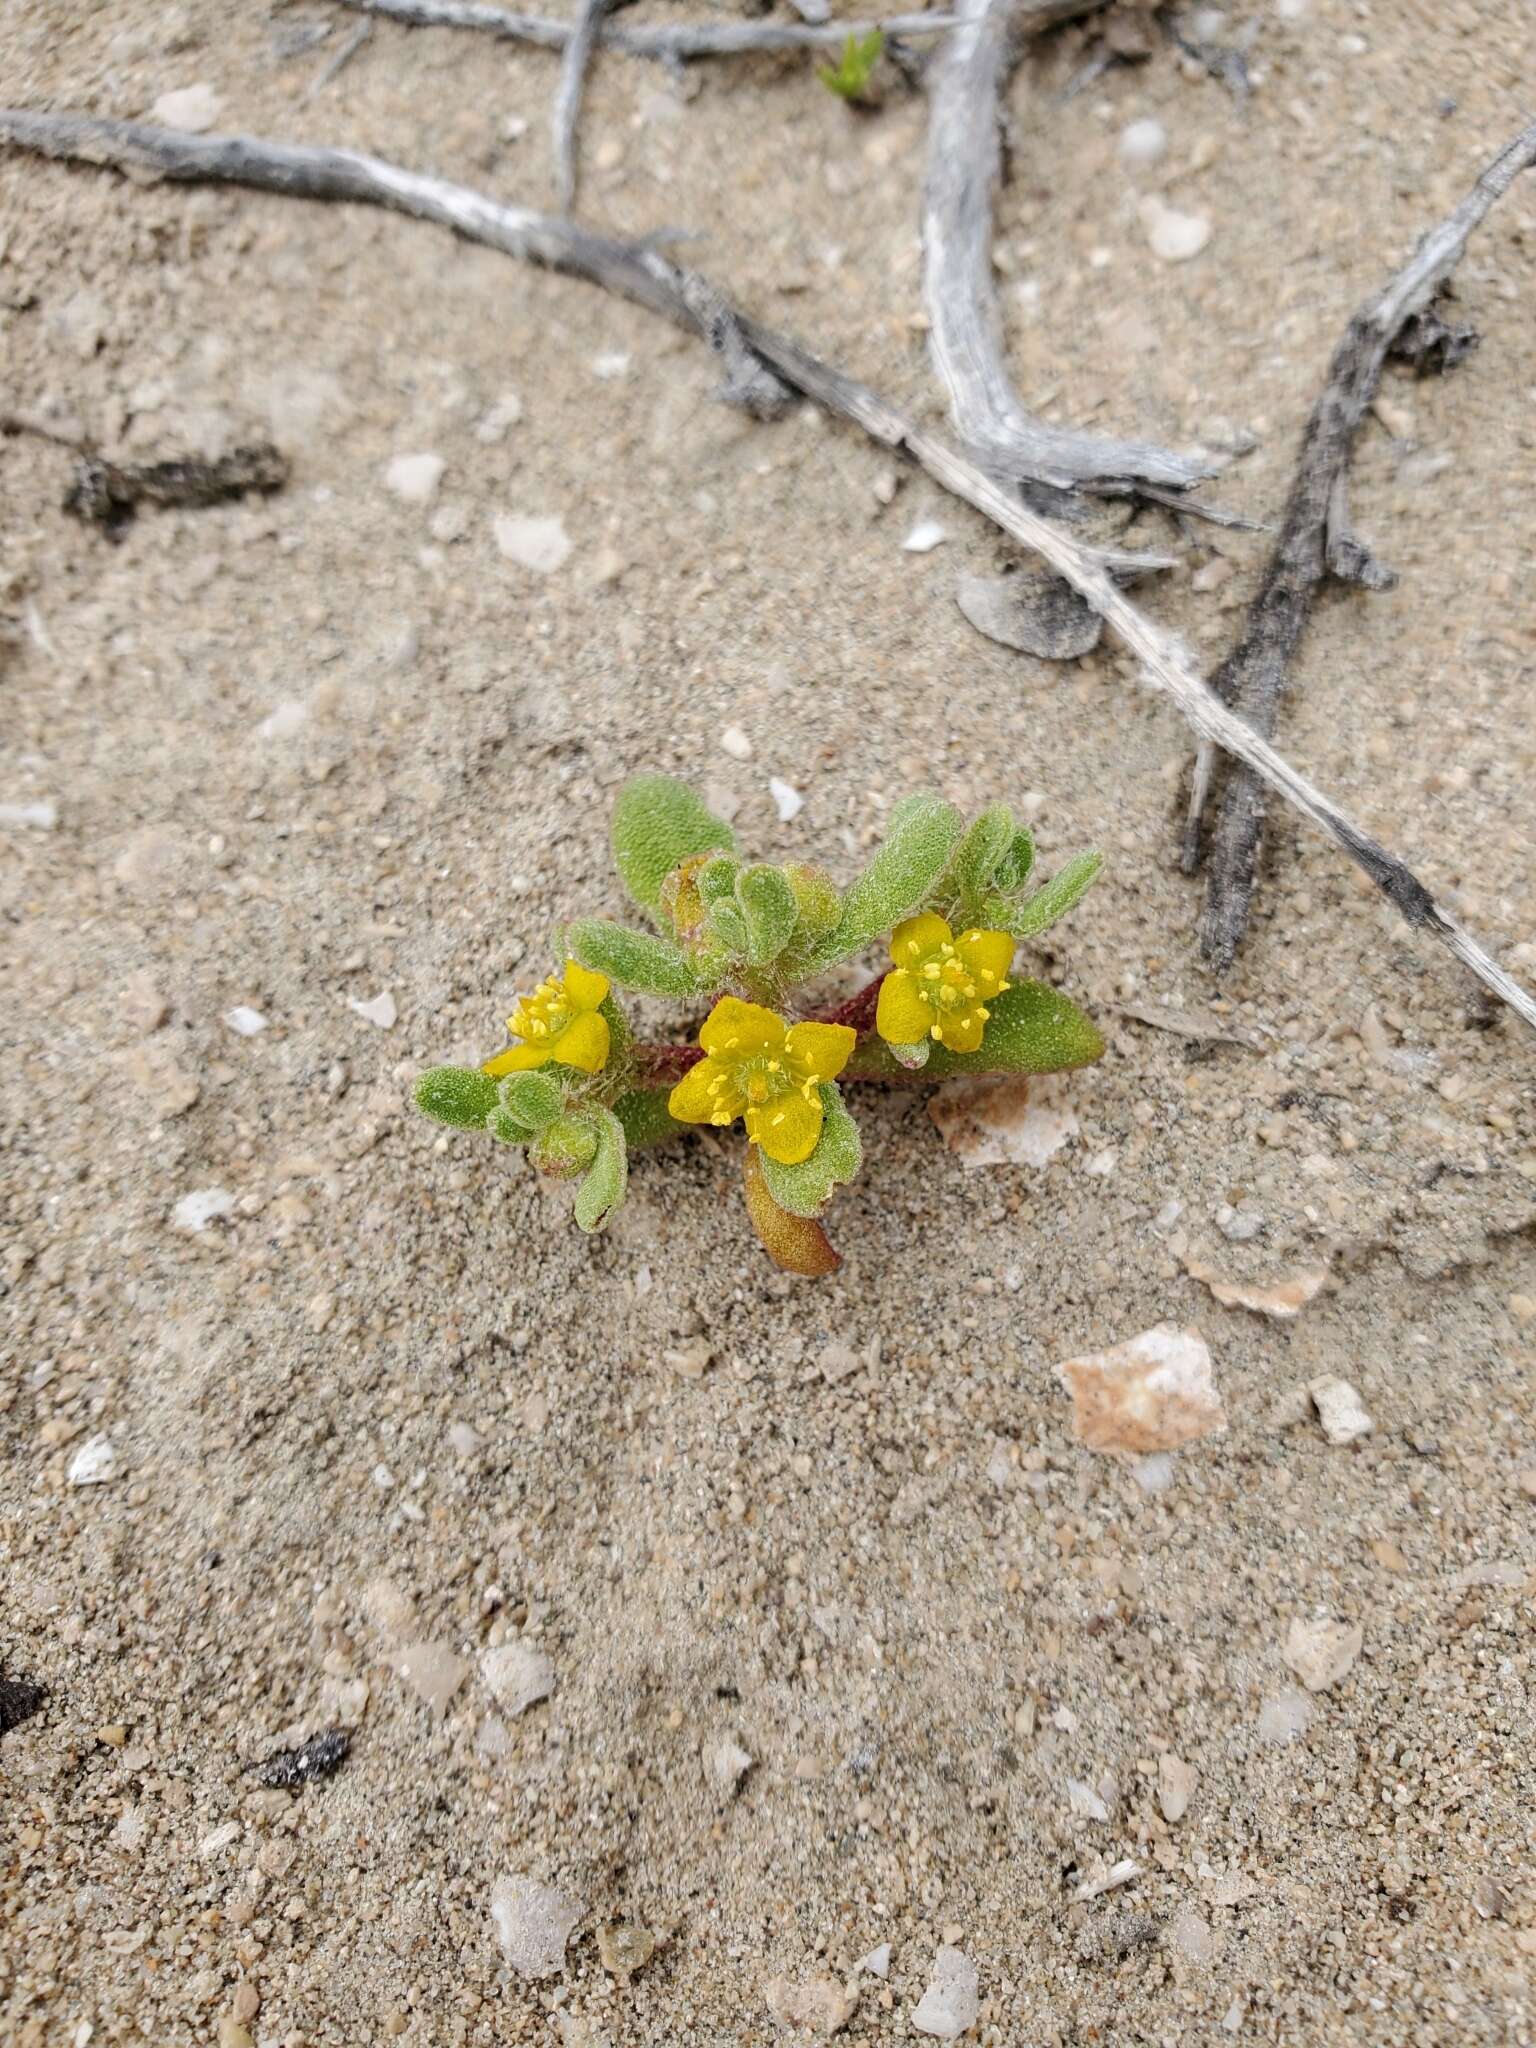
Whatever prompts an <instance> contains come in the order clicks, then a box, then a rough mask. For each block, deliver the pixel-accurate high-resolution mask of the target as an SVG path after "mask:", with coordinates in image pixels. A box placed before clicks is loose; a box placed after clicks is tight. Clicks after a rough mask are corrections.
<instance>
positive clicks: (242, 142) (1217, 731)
mask: <svg viewBox="0 0 1536 2048" xmlns="http://www.w3.org/2000/svg"><path fill="white" fill-rule="evenodd" d="M5 142H9V143H12V144H15V145H17V146H19V147H21V148H25V149H31V150H35V151H37V152H38V153H39V154H40V155H44V156H52V157H62V158H65V159H68V160H72V161H76V162H84V163H95V164H103V163H104V164H110V165H113V166H115V167H116V168H118V169H121V170H133V171H136V172H138V173H139V174H140V175H142V174H143V173H145V172H152V173H158V174H159V175H160V176H162V177H166V178H170V179H174V180H179V181H181V182H184V183H213V184H236V185H249V186H253V187H255V188H257V189H259V190H264V191H269V192H280V193H285V194H286V195H288V196H289V197H290V198H307V199H322V200H350V201H354V202H362V203H364V204H368V205H372V206H385V207H390V208H392V209H394V210H395V211H396V212H398V213H405V214H410V215H412V216H414V217H415V218H417V219H420V220H430V221H434V222H436V223H437V224H438V225H439V226H443V227H449V228H452V229H454V230H456V231H457V232H458V233H459V234H462V235H464V236H466V237H467V238H468V239H469V240H471V241H476V242H483V243H484V244H485V245H486V246H487V247H489V248H493V249H500V250H502V251H503V253H504V254H506V255H509V256H514V257H517V258H518V259H519V260H521V261H523V262H527V263H535V264H539V265H542V266H543V267H544V268H546V269H550V270H557V271H561V272H564V273H565V274H566V275H568V276H572V277H582V278H586V279H587V280H588V281H589V282H591V283H594V284H600V285H603V286H605V287H606V288H607V289H608V290H610V291H615V292H618V293H620V294H622V295H623V296H624V297H626V298H629V299H632V300H634V301H635V302H636V303H637V304H640V305H643V306H646V307H649V309H650V310H651V311H652V312H656V313H660V314H663V315H664V316H665V317H666V318H667V319H669V320H672V321H674V322H675V323H676V324H677V325H678V326H680V327H683V328H686V329H688V330H689V331H690V332H693V333H700V332H701V331H702V330H701V327H700V323H699V320H698V317H697V315H696V314H695V312H694V311H693V309H692V307H691V306H690V304H689V299H688V294H687V292H686V291H685V289H684V279H683V273H682V272H681V271H679V270H678V269H677V268H676V266H675V265H673V264H671V263H669V262H668V261H667V259H666V258H665V257H664V256H662V255H661V253H660V252H659V251H658V250H656V249H654V248H651V247H649V246H647V245H645V244H642V243H633V242H620V241H615V240H612V239H610V238H608V237H606V236H599V235H593V234H591V233H589V232H588V231H587V230H586V229H583V228H578V227H576V226H575V225H574V223H572V222H570V221H563V220H556V219H553V218H552V217H551V216H549V215H548V214H539V213H534V212H532V211H531V210H529V209H528V208H526V207H516V206H506V205H503V204H501V203H500V202H499V201H497V200H494V199H491V198H488V197H487V196H486V195H485V194H484V193H482V192H475V191H472V190H470V189H469V188H468V187H466V186H463V185H452V184H449V183H448V182H447V181H446V180H445V179H442V178H430V177H424V176H422V175H421V174H419V173H417V172H413V171H404V170H401V169H400V168H399V166H398V165H395V164H389V163H385V162H383V161H381V160H380V159H379V158H377V157H369V156H363V155H361V154H360V153H359V152H357V151H355V150H346V149H320V148H314V147H304V146H299V145H295V144H288V143H270V142H262V141H259V140H257V139H255V138H254V137H251V136H241V135H184V134H180V133H175V132H172V131H171V130H169V129H164V128H150V127H145V126H142V125H140V124H139V123H136V122H129V121H104V120H99V119H96V118H94V117H92V116H90V115H82V114H71V113H50V114H35V113H30V112H26V111H24V110H22V109H19V108H0V143H5ZM721 302H722V303H724V304H726V305H727V306H728V310H730V311H731V315H732V318H733V319H734V321H735V323H736V326H737V328H738V330H739V332H740V334H741V335H742V336H743V338H744V339H745V341H746V342H747V344H748V345H749V347H750V348H751V349H752V350H753V351H754V352H755V353H756V354H757V355H758V356H759V357H760V358H761V359H762V361H763V362H764V363H766V364H767V365H768V366H769V367H770V368H771V369H772V370H773V371H774V372H775V374H776V375H777V376H778V377H779V378H780V379H781V380H782V381H784V382H785V383H787V384H790V385H793V386H794V387H795V389H797V390H798V391H800V392H802V393H803V394H804V396H805V397H807V398H810V399H813V400H815V402H816V403H817V404H819V405H823V406H825V407H826V408H827V409H828V411H830V412H834V413H836V414H838V415H839V416H840V417H841V418H843V419H845V420H848V421H851V422H852V423H853V424H854V425H855V426H857V427H858V428H859V429H860V430H861V431H862V432H863V433H865V434H868V435H869V436H870V438H871V439H872V440H875V441H878V442H879V443H880V444H881V445H882V446H884V447H887V448H890V449H891V450H892V451H893V452H897V453H902V454H905V455H908V456H910V457H911V459H912V460H913V461H914V462H916V463H918V464H919V465H920V466H921V467H922V468H923V469H925V470H926V471H927V473H928V475H929V476H931V477H932V478H933V480H934V482H935V483H937V484H938V485H939V486H940V487H941V488H942V489H944V490H946V491H949V492H951V493H952V494H953V495H954V496H955V497H957V498H960V499H961V500H963V502H964V503H966V504H967V505H970V506H972V507H974V509H975V510H976V511H978V512H980V513H981V514H982V515H983V516H984V517H985V518H987V519H990V520H991V521H992V522H993V524H994V525H995V526H997V527H999V528H1001V530H1002V531H1003V532H1004V533H1006V534H1009V535H1011V536H1012V538H1013V539H1014V540H1016V541H1017V542H1018V543H1019V544H1020V546H1021V547H1025V548H1028V549H1030V550H1032V551H1033V552H1034V553H1035V554H1037V555H1039V556H1040V557H1041V559H1042V560H1043V561H1044V562H1045V563H1046V564H1047V566H1048V567H1049V568H1051V569H1054V570H1055V572H1056V574H1057V575H1058V576H1061V577H1063V578H1064V579H1065V580H1066V581H1067V582H1068V583H1070V584H1071V586H1072V588H1073V589H1074V590H1076V591H1077V592H1078V593H1079V595H1080V596H1081V597H1083V598H1084V599H1085V600H1086V601H1087V602H1088V603H1089V604H1090V605H1092V607H1093V608H1094V610H1095V611H1097V612H1098V613H1099V615H1100V617H1101V618H1102V619H1103V620H1104V623H1105V624H1106V625H1107V626H1108V627H1109V629H1110V631H1111V632H1112V633H1113V634H1114V635H1115V637H1116V638H1117V639H1118V640H1120V641H1121V642H1122V643H1123V644H1124V645H1125V646H1126V647H1127V648H1129V650H1130V651H1131V652H1132V653H1133V654H1134V655H1135V656H1136V657H1137V660H1138V661H1139V663H1140V665H1141V675H1142V679H1143V680H1144V681H1146V682H1147V683H1149V684H1151V686H1152V687H1153V688H1154V689H1157V690H1160V691H1162V692H1163V694H1164V695H1165V696H1167V697H1170V698H1171V699H1172V700H1173V702H1174V703H1175V704H1176V705H1177V706H1178V707H1179V709H1180V711H1181V712H1182V713H1183V714H1184V716H1185V717H1186V718H1187V719H1188V720H1189V722H1190V724H1191V725H1192V726H1193V727H1194V728H1195V730H1196V732H1197V733H1199V734H1200V735H1201V737H1202V738H1204V739H1208V740H1211V741H1213V742H1214V743H1215V744H1217V745H1219V746H1220V747H1222V748H1224V749H1225V750H1226V752H1227V753H1229V754H1232V755H1234V756H1235V757H1236V758H1237V759H1238V760H1240V761H1244V762H1246V763H1247V764H1248V765H1249V766H1250V767H1251V768H1254V769H1256V770H1257V771H1258V773H1259V774H1260V775H1262V776H1263V777H1264V779H1265V780H1266V781H1267V782H1268V783H1269V784H1270V786H1271V787H1272V788H1274V789H1277V790H1279V791H1280V793H1281V795H1282V796H1283V797H1284V798H1285V799H1286V801H1287V803H1290V804H1292V805H1293V806H1294V807H1295V808H1296V809H1297V810H1298V811H1300V812H1301V814H1302V816H1303V817H1305V818H1307V819H1309V820H1310V821H1311V823H1312V824H1314V825H1315V826H1316V827H1317V828H1318V830H1319V831H1322V832H1326V833H1327V834H1328V835H1329V837H1330V838H1332V839H1333V840H1334V841H1335V842H1336V843H1337V844H1338V845H1339V846H1341V847H1342V848H1343V850H1344V851H1345V853H1347V854H1348V856H1349V858H1350V859H1351V860H1352V861H1354V862H1355V864H1356V865H1357V866H1358V867H1360V868H1362V869H1363V870H1364V872H1365V873H1366V874H1367V875H1369V876H1370V878H1371V880H1372V881H1373V882H1374V883H1375V884H1376V886H1377V887H1378V888H1379V889H1381V890H1382V891H1383V893H1384V894H1385V895H1386V896H1387V897H1388V898H1389V900H1390V901H1391V902H1392V903H1393V904H1394V905H1395V906H1396V908H1397V909H1398V910H1399V911H1400V912H1401V913H1402V915H1403V917H1404V918H1406V919H1407V921H1408V923H1409V924H1410V925H1412V926H1413V928H1414V929H1415V930H1417V931H1423V932H1427V933H1429V934H1430V936H1431V937H1433V938H1435V939H1438V940H1439V942H1440V943H1441V944H1442V945H1443V946H1444V947H1446V949H1447V950H1448V951H1449V952H1450V953H1452V954H1454V956H1455V957H1456V958H1457V959H1458V960H1460V961H1461V962H1462V964H1463V965H1464V966H1465V967H1467V968H1469V969H1470V971H1471V972H1472V973H1473V974H1475V975H1476V976H1477V978H1478V980H1479V981H1481V982H1482V984H1483V985H1484V987H1485V988H1488V989H1490V990H1491V991H1492V992H1493V993H1494V994H1495V995H1496V996H1497V997H1498V998H1499V1000H1500V1001H1501V1002H1504V1003H1507V1004H1508V1005H1509V1007H1510V1008H1511V1009H1512V1010H1514V1011H1515V1013H1516V1015H1517V1016H1519V1017H1520V1018H1521V1019H1522V1020H1523V1021H1524V1022H1525V1023H1526V1024H1527V1025H1529V1026H1530V1027H1531V1029H1532V1030H1536V999H1533V998H1532V996H1531V995H1530V993H1529V991H1528V990H1526V989H1524V988H1522V987H1521V985H1520V983H1519V982H1518V981H1516V980H1515V979H1514V977H1513V976H1512V975H1510V974H1507V973H1506V972H1505V970H1504V969H1503V968H1502V967H1500V965H1499V964H1498V962H1497V961H1496V960H1495V959H1494V958H1493V957H1492V956H1491V955H1490V954H1489V953H1488V952H1487V951H1486V949H1485V948H1484V947H1482V946H1481V945H1479V944H1478V942H1477V940H1476V939H1475V938H1474V937H1473V936H1472V934H1471V933H1470V932H1469V931H1467V930H1466V928H1465V927H1464V926H1463V925H1462V924H1461V922H1460V921H1459V919H1457V918H1456V917H1455V916H1454V915H1453V913H1452V912H1451V911H1450V910H1448V909H1447V908H1446V906H1445V905H1444V904H1443V903H1440V902H1438V901H1437V900H1436V899H1435V897H1434V896H1433V895H1432V894H1431V893H1430V891H1429V890H1428V889H1427V888H1426V887H1425V886H1424V884H1423V883H1422V882H1421V881H1420V880H1419V878H1418V876H1417V875H1415V874H1414V873H1413V871H1412V870H1411V869H1410V868H1408V867H1407V866H1405V864H1404V863H1403V862H1402V861H1400V860H1399V859H1398V858H1397V856H1396V855H1395V854H1392V853H1389V852H1388V851H1387V849H1386V848H1385V847H1383V846H1381V845H1379V844H1378V843H1377V841H1376V840H1374V839H1372V838H1371V836H1370V835H1369V833H1367V832H1365V831H1363V830H1362V829H1361V828H1360V826H1358V825H1357V824H1355V822H1354V821H1353V819H1351V818H1350V817H1348V816H1347V815H1346V814H1345V813H1344V812H1343V811H1341V810H1340V809H1339V807H1338V805H1337V804H1335V803H1334V802H1333V801H1332V800H1331V799H1330V798H1329V797H1326V796H1324V794H1323V792H1322V791H1321V790H1319V789H1317V788H1315V787H1314V786H1313V784H1312V783H1310V782H1309V781H1308V780H1307V778H1306V777H1305V776H1304V775H1302V774H1301V773H1300V772H1299V771H1298V770H1297V769H1295V768H1293V767H1292V765H1291V764H1290V762H1289V761H1287V760H1286V759H1285V757H1284V756H1283V755H1282V754H1278V753H1276V751H1275V749H1274V748H1273V747H1272V746H1271V745H1270V744H1269V742H1268V740H1267V739H1265V738H1264V737H1263V736H1262V735H1261V734H1259V733H1257V732H1255V731H1254V730H1253V728H1252V727H1251V726H1249V725H1247V724H1245V723H1244V721H1243V720H1242V719H1241V718H1238V717H1237V716H1235V715H1234V713H1233V712H1232V711H1231V710H1229V709H1228V707H1227V706H1226V704H1224V703H1223V702H1222V700H1221V699H1220V698H1219V697H1218V696H1217V695H1216V693H1215V692H1214V691H1213V690H1212V689H1210V688H1209V687H1208V685H1207V684H1206V683H1204V682H1203V681H1202V680H1201V678H1200V677H1199V676H1198V675H1197V674H1196V673H1195V670H1194V666H1193V664H1192V662H1191V660H1190V657H1189V656H1188V655H1187V654H1186V653H1185V651H1184V649H1183V647H1182V646H1181V645H1180V644H1179V642H1178V641H1177V640H1176V639H1175V638H1174V637H1173V636H1172V635H1171V634H1170V633H1167V632H1165V631H1164V630H1163V628H1162V627H1161V626H1158V625H1157V624H1155V623H1154V622H1153V621H1152V620H1151V619H1150V618H1148V617H1147V616H1146V614H1145V613H1144V612H1141V611H1138V610H1137V608H1136V606H1135V605H1134V604H1132V603H1131V601H1130V599H1129V598H1128V597H1126V595H1125V594H1124V592H1123V591H1121V590H1120V589H1119V588H1118V587H1117V585H1116V584H1115V583H1114V581H1113V580H1112V577H1111V574H1110V571H1111V569H1112V568H1113V567H1115V566H1117V565H1116V563H1115V561H1114V559H1113V557H1112V555H1111V553H1110V552H1109V551H1107V550H1104V549H1098V548H1091V547H1088V546H1086V545H1085V544H1084V543H1083V542H1081V541H1079V540H1077V539H1076V538H1075V537H1074V536H1073V535H1072V534H1070V533H1068V532H1066V531H1065V530H1064V529H1063V528H1062V527H1060V526H1057V525H1054V524H1053V523H1052V522H1051V521H1050V520H1048V519H1042V518H1040V517H1039V516H1038V515H1037V514H1036V513H1034V512H1032V511H1030V510H1029V508H1028V507H1027V506H1025V505H1023V504H1022V503H1021V502H1020V501H1019V498H1018V496H1017V494H1016V493H1013V492H1010V491H1007V490H1005V489H1004V488H1003V486H1002V485H1000V484H998V483H996V482H994V480H993V479H992V478H991V477H989V476H988V475H986V473H985V472H984V471H983V470H981V469H979V468H977V466H976V464H975V463H974V462H971V461H970V460H969V459H968V458H967V457H965V456H963V455H961V454H959V453H957V451H956V450H955V449H953V448H951V447H950V446H949V444H948V443H947V442H946V441H942V440H940V439H939V438H938V436H937V435H935V434H931V433H929V432H928V430H927V429H926V428H924V427H921V426H919V425H918V424H917V423H916V422H915V421H913V420H911V419H909V418H908V417H907V416H906V415H905V414H904V413H902V412H900V411H899V410H898V409H897V408H896V407H895V406H893V405H891V404H890V403H889V402H888V401H887V400H886V399H884V398H882V397H881V396H880V395H879V393H878V392H875V391H872V390H871V389H870V388H869V387H868V385H865V384H861V383H859V382H858V380H857V379H856V378H853V377H849V376H847V375H846V374H845V373H844V372H843V371H841V370H838V369H835V368H834V367H833V366H832V365H831V364H830V363H825V362H823V361H821V360H820V358H819V357H817V356H814V355H812V354H811V352H810V351H809V350H808V349H804V348H802V347H801V346H800V345H799V343H798V342H795V341H792V340H790V339H789V337H788V336H787V335H783V334H780V333H778V332H777V331H776V330H775V329H773V328H771V327H767V326H764V325H763V323H762V322H761V321H759V320H754V319H753V318H752V317H751V315H750V314H747V313H743V312H740V311H738V310H736V309H734V308H729V305H728V302H727V301H725V300H724V298H723V295H721ZM1132 559H1133V560H1134V558H1132Z"/></svg>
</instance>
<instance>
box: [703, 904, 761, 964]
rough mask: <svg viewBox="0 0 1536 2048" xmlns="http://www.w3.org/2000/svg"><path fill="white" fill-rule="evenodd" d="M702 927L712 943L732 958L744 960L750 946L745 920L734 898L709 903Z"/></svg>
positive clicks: (749, 936) (749, 935) (750, 939)
mask: <svg viewBox="0 0 1536 2048" xmlns="http://www.w3.org/2000/svg"><path fill="white" fill-rule="evenodd" d="M704 929H705V931H706V932H707V933H708V935H709V938H710V939H711V941H712V942H713V943H714V945H715V946H716V947H717V948H718V949H719V950H720V952H722V953H724V954H725V955H726V956H727V957H728V958H730V959H732V960H745V959H746V958H747V957H748V955H749V953H750V951H751V947H752V936H751V933H750V932H749V930H748V928H747V920H746V919H745V918H744V917H743V916H742V914H741V910H740V908H739V906H738V905H737V903H736V902H735V900H734V899H731V898H728V899H727V900H726V901H725V902H723V903H711V905H710V906H709V908H708V910H707V911H706V912H705V913H704Z"/></svg>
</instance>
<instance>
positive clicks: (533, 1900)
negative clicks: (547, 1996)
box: [491, 1877, 582, 1977]
mask: <svg viewBox="0 0 1536 2048" xmlns="http://www.w3.org/2000/svg"><path fill="white" fill-rule="evenodd" d="M581 1914H582V1908H581V1906H580V1905H579V1904H578V1903H577V1902H576V1901H575V1900H574V1899H568V1898H567V1897H566V1895H565V1893H564V1892H558V1891H556V1890H555V1888H554V1886H553V1885H547V1884H538V1883H536V1882H535V1881H534V1879H533V1878H531V1877H502V1878H498V1879H497V1881H496V1883H495V1884H494V1885H493V1886H492V1887H491V1919H492V1921H493V1922H494V1924H495V1928H496V1939H497V1940H498V1941H499V1942H500V1944H501V1952H502V1954H503V1955H504V1956H505V1957H506V1959H507V1961H508V1962H509V1963H510V1964H511V1965H512V1968H513V1969H514V1970H516V1972H517V1974H518V1975H519V1976H520V1977H552V1976H554V1974H555V1972H556V1971H557V1970H558V1969H559V1968H560V1967H561V1965H562V1964H563V1963H564V1961H565V1945H566V1943H567V1942H568V1941H569V1940H570V1938H571V1930H572V1929H573V1928H574V1927H575V1925H576V1922H577V1921H578V1920H579V1919H580V1918H581Z"/></svg>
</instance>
